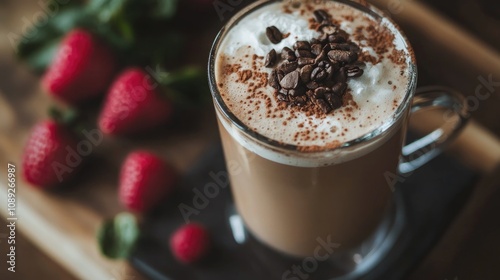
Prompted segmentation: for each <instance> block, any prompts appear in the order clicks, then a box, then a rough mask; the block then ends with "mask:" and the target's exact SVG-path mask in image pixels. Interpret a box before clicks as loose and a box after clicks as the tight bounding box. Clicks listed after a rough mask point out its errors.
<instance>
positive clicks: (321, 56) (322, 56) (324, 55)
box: [314, 51, 327, 63]
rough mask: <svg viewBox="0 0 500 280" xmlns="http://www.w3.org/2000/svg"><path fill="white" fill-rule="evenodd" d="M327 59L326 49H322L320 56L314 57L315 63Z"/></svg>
mask: <svg viewBox="0 0 500 280" xmlns="http://www.w3.org/2000/svg"><path fill="white" fill-rule="evenodd" d="M326 59H327V52H326V51H321V52H320V53H319V54H318V56H316V58H315V59H314V63H320V62H321V61H323V60H326Z"/></svg>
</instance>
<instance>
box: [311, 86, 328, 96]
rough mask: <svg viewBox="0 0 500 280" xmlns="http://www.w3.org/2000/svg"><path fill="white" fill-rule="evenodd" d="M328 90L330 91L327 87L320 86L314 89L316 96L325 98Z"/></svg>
mask: <svg viewBox="0 0 500 280" xmlns="http://www.w3.org/2000/svg"><path fill="white" fill-rule="evenodd" d="M326 92H328V90H327V89H326V88H325V87H319V88H317V89H315V90H314V97H315V98H323V97H324V96H325V93H326Z"/></svg>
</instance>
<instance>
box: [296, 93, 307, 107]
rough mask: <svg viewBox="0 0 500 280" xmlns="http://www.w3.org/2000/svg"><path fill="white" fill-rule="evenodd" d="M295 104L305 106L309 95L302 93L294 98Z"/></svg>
mask: <svg viewBox="0 0 500 280" xmlns="http://www.w3.org/2000/svg"><path fill="white" fill-rule="evenodd" d="M292 100H293V103H294V104H295V105H299V106H304V105H306V103H307V96H305V95H301V96H297V97H295V98H293V99H292Z"/></svg>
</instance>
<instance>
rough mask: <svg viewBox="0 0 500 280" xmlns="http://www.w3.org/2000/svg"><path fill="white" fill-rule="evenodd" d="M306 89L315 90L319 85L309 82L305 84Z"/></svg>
mask: <svg viewBox="0 0 500 280" xmlns="http://www.w3.org/2000/svg"><path fill="white" fill-rule="evenodd" d="M306 87H307V88H308V89H317V88H318V87H319V85H318V83H317V82H315V81H310V82H309V83H307V84H306Z"/></svg>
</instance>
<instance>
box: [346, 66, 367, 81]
mask: <svg viewBox="0 0 500 280" xmlns="http://www.w3.org/2000/svg"><path fill="white" fill-rule="evenodd" d="M344 68H345V73H346V74H347V77H349V78H356V77H359V76H361V75H363V69H361V68H359V67H358V66H350V67H344Z"/></svg>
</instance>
